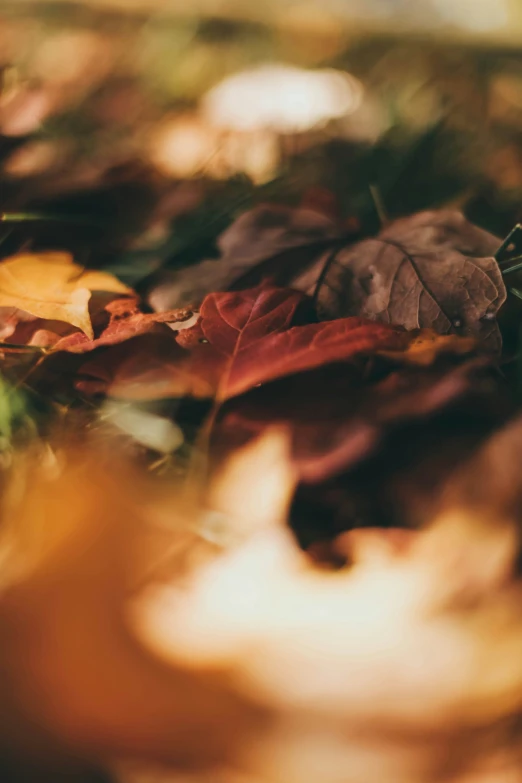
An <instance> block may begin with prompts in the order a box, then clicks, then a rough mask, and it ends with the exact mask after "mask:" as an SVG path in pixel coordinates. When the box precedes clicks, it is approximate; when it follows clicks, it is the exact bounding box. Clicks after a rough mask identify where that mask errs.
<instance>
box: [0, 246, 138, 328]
mask: <svg viewBox="0 0 522 783" xmlns="http://www.w3.org/2000/svg"><path fill="white" fill-rule="evenodd" d="M92 291H107V292H113V293H116V294H122V293H128V292H129V289H128V288H127V286H125V285H123V283H120V281H119V280H117V279H116V278H115V277H114V276H113V275H110V274H108V273H107V272H95V271H85V270H84V269H83V267H81V266H78V265H77V264H75V263H74V262H73V260H72V257H71V256H70V255H69V253H39V254H33V253H21V254H19V255H16V256H12V257H11V258H6V259H4V260H3V261H1V262H0V307H14V308H18V309H19V310H22V311H24V312H26V313H30V314H31V315H33V316H36V317H37V318H42V319H45V320H54V321H65V322H66V323H69V324H71V325H72V326H75V327H77V328H78V329H81V331H82V332H84V334H85V335H86V336H87V338H89V339H92V337H93V328H92V324H91V319H90V316H89V300H90V298H91V292H92Z"/></svg>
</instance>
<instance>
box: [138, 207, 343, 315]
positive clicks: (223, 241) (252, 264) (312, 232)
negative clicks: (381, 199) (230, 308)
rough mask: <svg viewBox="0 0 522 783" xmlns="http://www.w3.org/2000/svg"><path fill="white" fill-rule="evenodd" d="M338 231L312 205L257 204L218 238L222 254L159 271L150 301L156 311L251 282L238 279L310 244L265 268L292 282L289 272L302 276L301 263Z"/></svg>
mask: <svg viewBox="0 0 522 783" xmlns="http://www.w3.org/2000/svg"><path fill="white" fill-rule="evenodd" d="M339 233H340V232H339V230H338V228H337V227H336V224H335V223H334V222H333V221H332V220H331V219H330V218H328V217H327V216H326V215H321V214H319V213H318V212H316V211H315V210H312V209H306V208H301V209H296V208H292V207H286V206H277V205H269V204H265V205H262V206H259V207H256V208H255V209H252V210H250V211H249V212H245V213H244V214H243V215H241V217H239V218H238V219H237V220H236V221H235V222H234V223H233V224H232V225H231V226H230V228H228V229H227V230H226V231H225V232H224V233H223V234H222V235H221V237H220V238H219V240H218V248H219V250H220V252H221V257H220V258H217V259H212V260H208V261H202V262H201V263H199V264H194V265H192V266H190V267H186V268H185V269H179V270H175V271H172V270H171V271H167V272H164V273H161V276H160V279H159V282H158V283H157V285H156V286H155V287H154V289H153V290H152V291H151V293H150V294H149V302H150V304H151V306H152V307H153V309H154V310H158V311H162V310H167V309H170V308H173V307H182V306H185V305H187V304H192V303H198V304H199V303H200V302H201V301H202V299H203V298H204V296H206V295H207V294H208V293H210V292H211V291H226V290H227V289H229V288H232V287H244V288H246V287H249V283H248V282H247V283H246V284H245V285H243V286H239V285H238V283H239V282H240V281H241V279H242V278H243V277H244V276H245V275H247V274H248V273H249V272H250V271H251V270H252V269H254V268H256V267H257V266H258V265H262V264H263V262H264V261H267V260H270V259H273V258H275V257H276V256H277V257H279V256H281V254H283V253H286V251H291V250H293V249H296V248H302V249H303V248H305V247H311V249H312V253H311V256H309V255H307V254H306V253H305V252H304V251H303V250H302V252H301V253H300V254H298V255H297V256H293V257H292V259H291V260H290V261H289V259H288V258H285V259H282V258H281V259H279V262H278V263H275V264H274V265H273V266H270V269H269V270H267V276H269V277H270V278H272V279H273V281H274V282H275V283H276V284H279V285H289V284H290V283H291V278H292V277H294V276H299V274H300V273H301V272H302V271H303V268H305V267H307V266H308V265H310V263H311V262H313V261H314V260H315V259H316V258H317V256H318V254H320V249H321V247H324V246H325V245H328V244H329V243H331V242H332V241H333V240H335V239H336V238H337V237H338V236H339ZM317 274H318V272H317V273H316V274H315V276H314V279H317ZM281 275H282V278H281V277H280V276H281ZM264 276H265V275H264V274H263V272H262V271H260V273H259V275H258V280H257V281H255V282H260V280H261V279H262V278H263V277H264ZM252 284H254V283H252Z"/></svg>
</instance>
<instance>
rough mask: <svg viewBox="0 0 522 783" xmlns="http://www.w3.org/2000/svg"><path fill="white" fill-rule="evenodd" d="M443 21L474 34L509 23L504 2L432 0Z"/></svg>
mask: <svg viewBox="0 0 522 783" xmlns="http://www.w3.org/2000/svg"><path fill="white" fill-rule="evenodd" d="M432 3H433V5H434V7H435V8H436V10H437V11H438V13H439V15H440V17H441V18H442V20H443V21H445V22H449V23H450V24H453V25H457V26H458V27H461V28H464V29H466V30H471V31H474V32H488V31H489V30H491V29H498V28H501V27H505V26H506V25H507V23H508V21H509V13H508V8H507V3H506V0H432Z"/></svg>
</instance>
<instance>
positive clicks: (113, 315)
mask: <svg viewBox="0 0 522 783" xmlns="http://www.w3.org/2000/svg"><path fill="white" fill-rule="evenodd" d="M104 310H105V312H106V313H108V315H109V323H108V324H107V325H106V326H105V328H104V329H103V331H101V333H100V334H99V335H98V336H97V337H94V336H93V338H92V339H89V338H88V336H87V335H86V334H82V333H81V332H74V333H73V334H69V335H66V336H65V337H62V338H61V340H59V341H58V342H57V343H55V344H54V346H53V350H54V351H68V352H69V353H88V352H90V351H93V350H95V349H96V348H102V347H103V346H108V345H116V344H117V343H122V342H125V341H126V340H130V339H132V338H133V337H138V336H139V335H141V334H146V333H147V332H150V331H153V330H155V329H157V328H158V326H159V327H160V329H161V328H163V327H162V326H160V325H165V324H170V325H173V324H177V323H179V325H180V327H181V326H182V325H183V323H184V322H186V321H188V320H189V319H190V318H192V316H193V313H192V311H191V310H187V309H179V310H173V311H170V312H166V313H143V312H142V311H141V310H140V309H139V306H138V300H137V299H136V297H130V298H126V299H114V300H113V301H111V302H109V303H108V304H106V305H105V307H104Z"/></svg>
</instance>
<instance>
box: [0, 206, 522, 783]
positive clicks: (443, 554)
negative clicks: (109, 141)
mask: <svg viewBox="0 0 522 783" xmlns="http://www.w3.org/2000/svg"><path fill="white" fill-rule="evenodd" d="M520 233H521V231H520V229H519V228H518V227H516V228H515V229H514V230H513V232H512V233H511V234H510V236H509V237H507V239H506V240H505V241H504V242H503V241H502V239H499V238H497V237H495V236H493V235H492V234H489V233H488V232H486V231H484V230H482V229H481V228H478V227H477V226H475V225H473V224H472V223H470V222H469V221H468V220H467V219H466V218H464V217H463V215H462V214H460V213H459V212H455V211H451V210H438V211H425V212H420V213H418V214H414V215H411V216H408V217H403V218H400V219H398V220H395V221H393V222H389V223H387V224H385V225H383V226H382V227H381V230H380V231H379V233H378V234H377V235H375V236H371V237H366V238H363V239H361V240H359V241H355V238H354V236H353V235H352V232H351V229H350V228H349V227H348V228H347V226H346V225H344V226H340V225H339V224H338V223H337V222H336V221H335V220H334V219H333V218H332V217H330V216H328V215H326V214H324V213H321V212H318V211H314V210H313V209H310V208H307V207H306V206H301V207H286V206H277V205H274V206H271V205H267V204H265V205H261V206H257V207H255V208H254V209H252V210H250V211H247V212H245V213H244V214H242V215H241V216H240V217H239V218H238V219H237V220H236V221H235V222H234V223H232V225H231V226H229V228H227V229H226V230H225V231H224V233H222V234H221V236H220V237H219V239H218V243H217V244H218V249H219V256H218V257H217V258H214V259H210V260H203V261H198V262H197V263H193V264H192V265H190V266H186V267H181V268H174V269H170V270H167V271H164V272H160V273H158V274H155V275H152V276H149V277H148V278H147V281H148V284H147V285H145V286H144V285H139V286H138V288H139V293H138V292H137V291H136V290H134V289H133V288H132V287H130V286H129V285H128V284H127V283H124V282H122V281H121V280H120V279H119V278H118V277H117V276H116V275H115V274H113V273H111V272H110V271H106V270H95V269H92V268H89V269H86V268H84V267H83V266H82V265H81V264H80V263H79V262H78V261H77V260H75V259H73V257H72V255H71V254H70V253H68V252H65V251H48V250H46V251H35V252H31V251H30V250H27V249H22V250H20V251H19V252H17V253H15V254H14V255H11V256H8V257H5V258H3V260H1V261H0V336H1V340H2V344H1V345H0V355H1V360H2V384H3V389H2V398H1V401H0V402H1V407H0V427H1V436H2V444H1V445H2V453H1V456H2V465H3V472H2V486H3V492H2V498H1V505H2V517H3V529H2V530H3V532H2V557H3V564H4V566H3V580H4V591H3V596H4V597H3V600H2V601H0V623H2V627H3V629H4V630H3V634H2V635H3V644H2V652H1V653H0V656H1V657H2V669H3V671H4V672H5V673H7V674H6V675H4V681H5V682H8V683H9V688H8V692H7V695H6V698H5V701H4V705H3V706H2V727H3V740H4V744H5V742H6V741H7V745H6V747H7V748H8V749H9V753H10V752H12V749H13V748H14V749H15V750H14V754H15V756H17V755H18V754H20V752H22V755H25V754H26V753H29V755H31V754H34V757H35V758H36V759H38V763H39V764H41V763H44V766H45V767H46V768H47V765H48V766H49V768H50V769H51V770H53V769H56V765H58V767H59V768H60V770H62V768H66V769H71V770H74V772H71V774H74V775H76V776H77V777H73V778H71V779H78V780H80V779H82V780H83V778H81V777H80V775H82V774H87V773H84V771H83V770H84V768H85V769H86V768H87V766H88V765H91V764H94V765H95V766H96V767H100V768H103V769H104V770H105V773H104V774H107V775H110V776H111V779H112V776H114V779H115V780H121V781H142V780H143V781H147V780H152V779H154V780H156V777H154V776H153V775H154V774H156V773H153V772H150V770H151V769H152V770H156V772H157V774H162V775H165V776H166V777H165V778H163V777H162V778H161V779H162V780H163V779H165V780H170V779H172V780H174V779H176V780H179V779H180V778H179V775H180V774H181V772H180V770H187V769H190V770H191V773H190V774H191V775H194V774H195V775H197V776H202V779H205V780H208V779H209V778H208V777H207V776H208V775H211V776H214V777H212V779H213V780H215V779H216V777H215V776H216V775H217V779H219V780H223V781H229V780H230V781H234V780H248V781H250V780H252V781H258V782H260V781H281V783H283V781H286V782H287V781H294V780H295V781H298V782H299V783H308V781H309V782H310V783H315V782H316V781H319V780H320V781H321V783H330V781H331V783H337V781H339V783H341V781H342V782H343V783H344V782H345V781H348V782H349V783H351V782H352V781H353V783H359V782H360V783H362V782H363V781H368V780H381V781H385V782H386V783H388V782H389V783H395V781H397V783H398V782H399V781H400V783H409V782H410V781H411V783H423V782H424V781H455V783H457V781H459V782H460V781H462V783H468V781H469V782H470V783H473V782H474V781H476V782H477V783H482V781H490V780H491V781H495V783H497V781H498V783H502V782H503V781H506V783H507V782H508V781H509V783H511V781H518V780H522V757H521V756H522V752H521V750H520V748H521V747H522V745H521V743H520V739H521V737H520V732H521V727H522V722H521V718H522V663H521V661H522V583H521V582H520V562H521V559H520V529H521V522H522V463H521V457H520V454H521V452H522V419H521V418H520V391H521V388H520V385H521V383H522V373H521V367H522V365H521V358H520V351H521V350H522V349H521V347H520V334H521V333H522V332H521V331H520V326H519V324H520V318H521V313H520V308H519V299H520V298H522V294H521V293H520V292H519V290H518V289H517V273H518V271H519V267H520V268H522V265H519V261H520V255H521V254H522V249H521V247H520V245H521V239H520ZM28 737H29V739H28ZM6 738H7V740H6ZM71 759H72V760H71ZM158 768H161V773H160V772H158ZM80 770H82V771H80ZM168 770H170V772H169V771H168ZM172 770H174V772H172ZM171 773H172V778H171V777H168V775H170V774H171ZM42 774H43V773H42ZM53 774H54V773H53V772H52V771H51V773H50V775H51V777H50V778H49V779H50V780H54V779H55V778H54V777H53ZM149 774H150V775H152V777H149ZM37 779H42V780H43V778H37ZM46 779H47V778H46ZM56 779H57V778H56ZM89 779H90V778H89Z"/></svg>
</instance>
